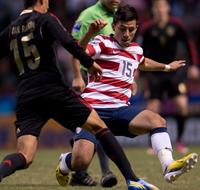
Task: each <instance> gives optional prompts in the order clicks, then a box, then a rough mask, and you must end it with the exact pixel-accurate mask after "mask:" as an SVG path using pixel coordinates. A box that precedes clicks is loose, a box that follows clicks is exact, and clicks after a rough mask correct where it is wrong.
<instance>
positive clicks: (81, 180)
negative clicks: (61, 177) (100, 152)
mask: <svg viewBox="0 0 200 190" xmlns="http://www.w3.org/2000/svg"><path fill="white" fill-rule="evenodd" d="M69 184H70V185H71V186H96V185H97V182H96V181H94V180H93V179H92V177H91V176H90V175H89V174H88V173H87V172H86V171H79V172H74V173H72V177H71V180H70V182H69Z"/></svg>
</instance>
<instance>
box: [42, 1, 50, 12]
mask: <svg viewBox="0 0 200 190" xmlns="http://www.w3.org/2000/svg"><path fill="white" fill-rule="evenodd" d="M42 7H43V12H44V13H45V12H47V11H48V9H49V0H43V4H42Z"/></svg>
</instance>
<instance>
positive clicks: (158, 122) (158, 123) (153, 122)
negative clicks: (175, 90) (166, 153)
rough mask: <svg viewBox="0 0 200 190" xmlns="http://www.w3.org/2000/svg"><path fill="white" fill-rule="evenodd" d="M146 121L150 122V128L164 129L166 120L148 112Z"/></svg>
mask: <svg viewBox="0 0 200 190" xmlns="http://www.w3.org/2000/svg"><path fill="white" fill-rule="evenodd" d="M147 117H148V120H149V122H150V126H151V128H152V129H153V128H160V127H166V120H165V119H164V118H163V117H161V116H160V115H159V114H157V113H154V112H150V113H148V116H147Z"/></svg>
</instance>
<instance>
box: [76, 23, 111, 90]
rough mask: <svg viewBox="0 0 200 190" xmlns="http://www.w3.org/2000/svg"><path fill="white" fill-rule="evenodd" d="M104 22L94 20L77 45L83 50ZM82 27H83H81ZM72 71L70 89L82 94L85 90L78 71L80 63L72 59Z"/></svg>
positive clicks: (103, 25)
mask: <svg viewBox="0 0 200 190" xmlns="http://www.w3.org/2000/svg"><path fill="white" fill-rule="evenodd" d="M106 24H107V23H106V22H105V21H104V20H102V19H98V20H95V21H94V22H92V23H91V24H90V26H89V29H88V31H87V32H86V33H85V35H84V36H83V37H82V38H81V39H80V40H79V45H81V46H82V47H83V48H84V49H85V48H86V46H87V44H88V43H89V41H90V40H91V39H92V38H93V37H94V36H95V35H96V34H97V33H98V32H99V31H100V30H101V29H102V28H103V27H105V26H106ZM82 27H83V26H82ZM72 69H73V73H74V78H73V81H72V87H73V88H74V89H75V90H77V91H80V92H83V90H84V89H85V82H84V80H83V77H82V74H81V71H80V61H79V60H77V59H75V58H72Z"/></svg>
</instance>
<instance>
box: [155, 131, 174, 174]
mask: <svg viewBox="0 0 200 190" xmlns="http://www.w3.org/2000/svg"><path fill="white" fill-rule="evenodd" d="M151 144H152V148H153V150H154V152H155V153H156V154H157V156H158V158H159V160H160V163H161V166H162V170H163V172H164V171H165V169H166V167H167V166H168V165H169V164H171V163H172V162H173V161H174V159H173V156H172V145H171V141H170V138H169V134H168V133H167V132H158V133H154V134H153V135H151Z"/></svg>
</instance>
